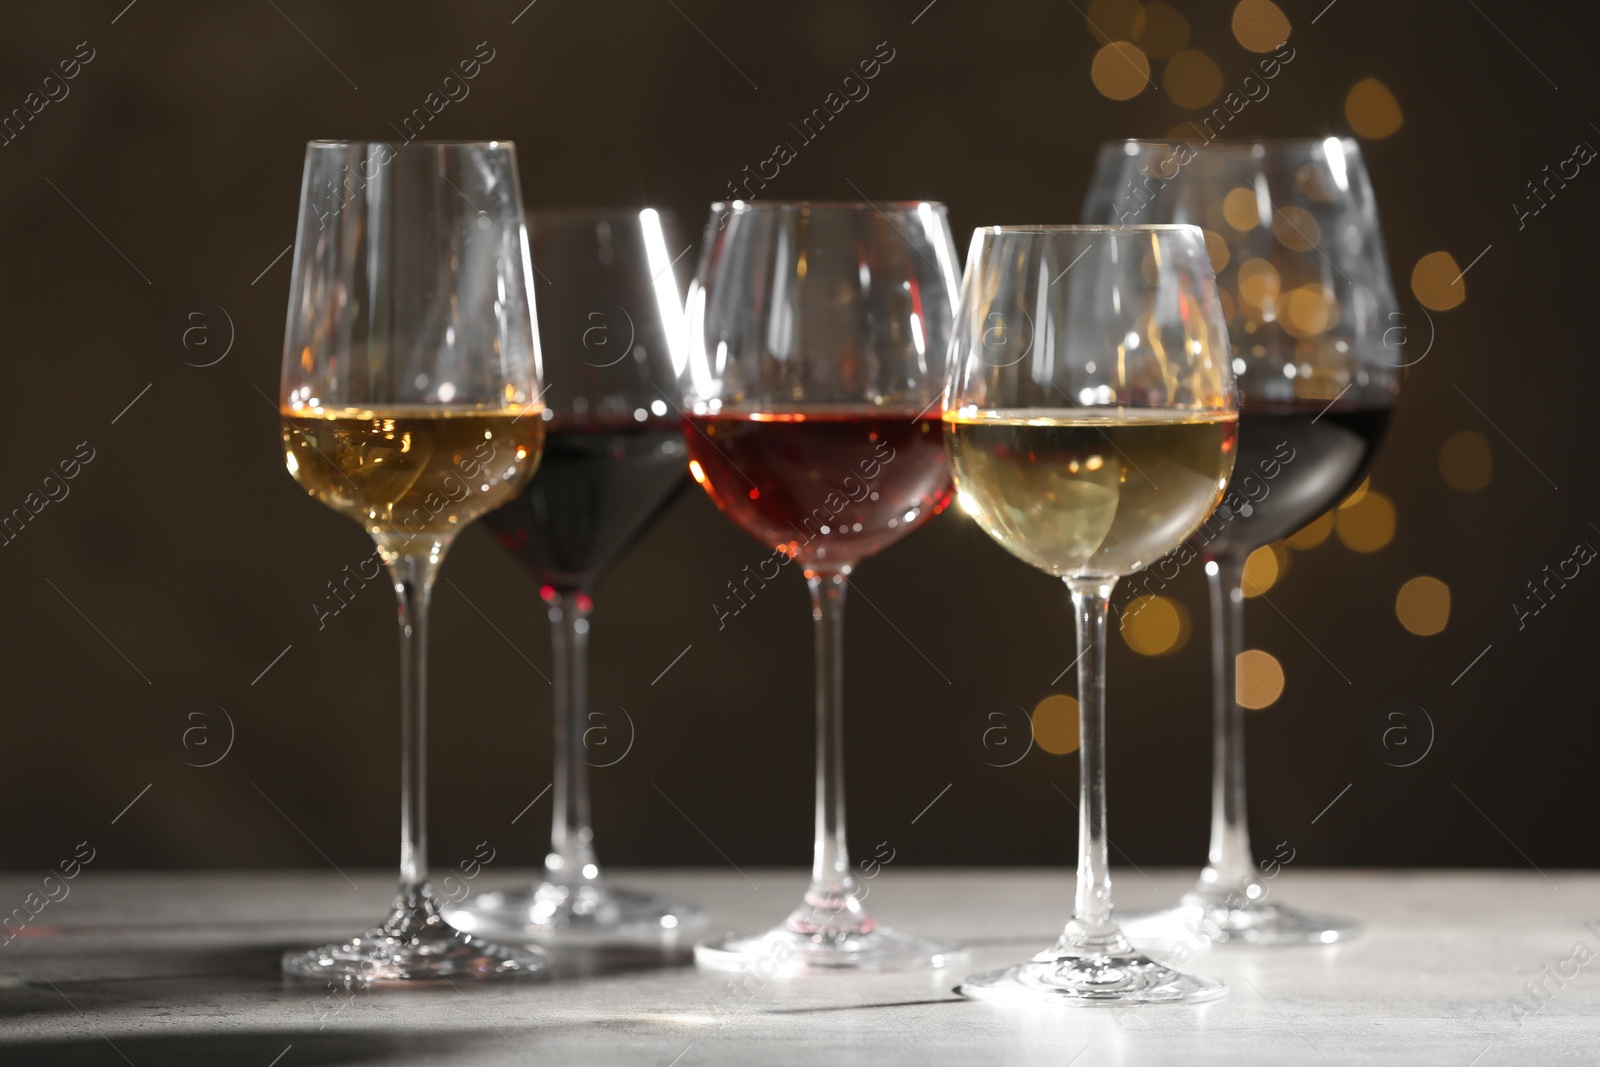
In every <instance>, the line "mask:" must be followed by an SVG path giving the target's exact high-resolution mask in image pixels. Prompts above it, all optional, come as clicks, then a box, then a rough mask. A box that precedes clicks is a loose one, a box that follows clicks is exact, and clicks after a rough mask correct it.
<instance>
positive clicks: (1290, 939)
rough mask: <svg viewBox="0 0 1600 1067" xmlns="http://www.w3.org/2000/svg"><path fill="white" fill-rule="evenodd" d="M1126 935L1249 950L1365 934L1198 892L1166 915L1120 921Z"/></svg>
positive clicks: (1342, 923) (1350, 926)
mask: <svg viewBox="0 0 1600 1067" xmlns="http://www.w3.org/2000/svg"><path fill="white" fill-rule="evenodd" d="M1119 921H1120V922H1121V925H1122V932H1123V934H1124V935H1126V936H1127V937H1129V938H1132V939H1133V940H1135V941H1146V942H1154V941H1162V942H1172V943H1175V942H1180V941H1181V942H1191V941H1197V940H1198V941H1201V942H1206V941H1216V942H1220V943H1222V944H1228V943H1230V942H1232V943H1239V944H1247V945H1331V944H1333V943H1335V942H1337V941H1348V940H1350V939H1351V938H1352V937H1354V936H1356V934H1358V933H1360V932H1361V926H1360V924H1359V923H1356V922H1353V921H1351V920H1349V919H1340V918H1335V917H1333V916H1328V915H1315V914H1311V913H1309V912H1303V911H1300V910H1299V909H1298V908H1291V907H1286V906H1285V905H1282V904H1267V903H1264V902H1262V901H1249V902H1247V903H1245V904H1242V905H1235V906H1230V905H1229V904H1227V903H1223V902H1219V901H1212V900H1210V899H1208V898H1206V897H1203V896H1201V895H1200V894H1198V893H1188V894H1185V895H1184V897H1183V899H1182V901H1181V902H1180V903H1179V904H1178V905H1177V906H1176V907H1172V908H1166V909H1164V910H1162V911H1154V912H1141V913H1138V914H1134V915H1129V916H1127V917H1125V918H1120V919H1119Z"/></svg>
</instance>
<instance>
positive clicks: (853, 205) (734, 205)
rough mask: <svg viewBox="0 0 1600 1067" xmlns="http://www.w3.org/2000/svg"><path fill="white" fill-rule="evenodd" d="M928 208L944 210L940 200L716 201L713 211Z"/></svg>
mask: <svg viewBox="0 0 1600 1067" xmlns="http://www.w3.org/2000/svg"><path fill="white" fill-rule="evenodd" d="M924 204H926V205H927V206H928V207H931V208H936V209H943V208H944V206H945V205H944V202H943V201H940V200H714V201H712V202H711V210H712V211H721V210H725V209H730V208H731V209H732V210H734V211H801V210H810V209H813V208H821V209H823V210H824V211H881V210H882V209H883V208H885V207H890V208H895V209H897V210H906V209H911V210H915V209H918V208H921V207H922V206H923V205H924Z"/></svg>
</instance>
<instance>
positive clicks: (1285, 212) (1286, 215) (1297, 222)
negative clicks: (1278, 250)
mask: <svg viewBox="0 0 1600 1067" xmlns="http://www.w3.org/2000/svg"><path fill="white" fill-rule="evenodd" d="M1272 235H1273V236H1274V237H1276V238H1277V239H1278V241H1279V242H1280V243H1281V244H1282V245H1283V247H1285V248H1289V249H1293V250H1294V251H1296V252H1309V251H1311V250H1312V249H1313V248H1315V247H1317V242H1318V241H1320V240H1322V227H1320V226H1318V225H1317V220H1316V219H1315V218H1314V217H1313V216H1312V214H1311V212H1309V211H1307V210H1306V209H1305V208H1303V207H1295V206H1294V205H1292V204H1291V205H1290V206H1288V207H1281V208H1279V209H1278V210H1277V213H1276V214H1274V215H1273V216H1272Z"/></svg>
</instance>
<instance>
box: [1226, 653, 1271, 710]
mask: <svg viewBox="0 0 1600 1067" xmlns="http://www.w3.org/2000/svg"><path fill="white" fill-rule="evenodd" d="M1234 669H1235V670H1236V671H1237V672H1238V673H1237V675H1236V676H1235V679H1234V696H1235V697H1236V698H1237V699H1238V701H1239V703H1240V704H1242V705H1244V706H1245V707H1247V708H1251V709H1256V708H1264V707H1266V706H1267V705H1269V704H1271V703H1273V702H1274V701H1276V700H1277V699H1278V698H1279V697H1281V696H1282V695H1283V665H1282V664H1280V663H1279V662H1278V657H1276V656H1274V655H1273V654H1272V653H1271V652H1263V651H1261V650H1260V649H1259V648H1247V649H1245V650H1244V651H1243V652H1241V653H1239V658H1238V659H1237V660H1235V661H1234Z"/></svg>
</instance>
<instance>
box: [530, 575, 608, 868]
mask: <svg viewBox="0 0 1600 1067" xmlns="http://www.w3.org/2000/svg"><path fill="white" fill-rule="evenodd" d="M546 603H547V604H548V605H549V608H550V640H551V643H552V645H553V649H552V651H553V653H554V658H553V660H552V665H553V668H554V672H555V680H554V681H555V684H554V689H555V694H554V695H555V716H554V720H555V751H556V758H555V772H554V777H553V779H552V781H553V784H554V788H553V790H552V792H553V793H554V796H555V802H554V812H553V814H552V816H551V823H550V852H549V854H548V855H547V856H546V857H545V861H544V874H545V879H546V880H547V881H550V882H556V883H559V884H562V885H572V884H576V883H580V882H593V881H595V880H597V879H598V877H599V866H598V864H597V863H596V862H595V855H594V844H593V842H594V830H593V829H591V828H590V826H589V765H588V763H587V762H586V761H585V759H584V756H585V753H586V751H587V750H586V749H585V747H584V737H585V736H586V734H587V731H588V729H589V660H588V654H589V611H590V599H589V597H588V596H587V595H586V594H584V593H583V592H581V591H569V592H566V593H551V594H549V595H548V596H547V597H546Z"/></svg>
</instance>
